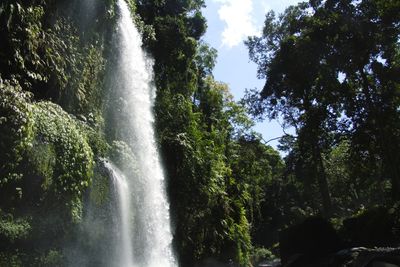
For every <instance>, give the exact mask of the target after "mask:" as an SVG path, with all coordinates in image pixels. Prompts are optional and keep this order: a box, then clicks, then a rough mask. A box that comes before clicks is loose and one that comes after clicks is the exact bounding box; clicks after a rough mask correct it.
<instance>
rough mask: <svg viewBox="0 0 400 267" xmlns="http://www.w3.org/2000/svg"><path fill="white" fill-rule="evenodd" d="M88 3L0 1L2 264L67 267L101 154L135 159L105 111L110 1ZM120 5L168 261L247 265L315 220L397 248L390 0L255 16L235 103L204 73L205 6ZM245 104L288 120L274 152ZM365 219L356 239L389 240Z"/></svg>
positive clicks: (322, 4) (395, 44) (397, 58)
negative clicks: (170, 245) (146, 67)
mask: <svg viewBox="0 0 400 267" xmlns="http://www.w3.org/2000/svg"><path fill="white" fill-rule="evenodd" d="M85 2H86V1H78V0H76V1H54V0H25V1H15V0H5V1H2V2H1V3H0V40H2V41H1V42H0V151H2V155H1V157H0V265H1V266H3V265H4V266H63V265H68V257H67V255H66V254H65V249H66V244H68V245H71V244H73V242H74V236H75V235H77V234H78V235H79V234H81V233H80V232H79V231H80V229H82V228H83V226H82V217H83V216H84V213H85V200H87V199H88V198H91V199H92V201H93V202H94V204H95V205H104V202H105V201H107V186H108V184H107V183H108V181H107V178H106V177H104V175H103V174H102V173H101V170H99V168H98V165H99V164H98V162H99V159H100V158H102V157H107V158H110V159H112V160H113V161H114V162H115V163H116V164H117V165H118V162H119V161H128V162H132V161H133V160H132V151H131V150H130V148H129V147H127V145H126V144H125V143H123V142H121V141H119V140H117V139H116V138H115V137H114V136H113V134H112V133H109V132H107V126H108V125H109V124H110V123H111V122H110V121H109V118H107V117H106V115H105V111H106V110H107V108H109V107H107V105H108V103H106V101H105V100H106V96H107V95H108V92H107V86H106V84H107V81H106V80H107V79H106V76H107V71H108V69H107V67H109V65H108V64H107V63H108V61H110V60H111V59H112V52H113V51H112V48H111V45H110V43H109V42H110V40H111V39H112V38H111V35H112V33H113V30H114V26H115V21H116V18H117V16H118V11H117V10H116V7H115V1H113V0H104V1H95V4H93V3H92V4H93V5H92V6H90V5H88V4H87V3H85ZM91 2H93V1H91ZM129 3H130V6H131V9H132V11H134V13H135V15H134V18H133V19H134V20H135V22H136V24H137V26H138V27H139V29H140V30H141V32H142V34H143V39H144V47H145V48H146V49H147V50H148V51H149V52H150V54H151V55H152V56H153V57H154V60H155V64H154V71H155V84H156V87H157V98H156V103H155V113H156V131H157V137H158V142H159V147H160V151H161V153H162V158H163V161H164V166H165V169H166V174H167V181H168V194H169V199H170V202H171V216H172V219H173V222H172V223H173V226H174V247H175V249H176V251H177V255H178V260H179V263H180V266H194V265H195V264H196V263H199V262H202V261H204V260H205V259H207V258H214V259H217V260H218V261H221V262H225V263H227V262H229V261H231V260H232V261H234V262H237V263H238V264H240V266H250V264H251V261H252V259H253V260H255V259H256V258H260V257H261V258H262V257H265V256H270V255H271V253H270V252H269V251H268V250H266V249H265V248H270V249H272V250H274V252H277V251H276V250H275V248H276V243H277V242H278V232H279V230H281V229H284V228H286V227H287V226H289V225H292V224H295V223H298V222H300V221H301V220H302V219H304V218H305V217H307V216H312V215H323V216H325V217H326V218H327V219H330V220H331V221H332V222H334V223H335V226H337V227H338V228H341V232H343V235H344V236H345V238H347V239H348V240H349V241H354V240H357V241H359V242H358V243H355V244H357V245H365V246H367V245H368V246H374V245H393V244H395V243H396V242H398V238H397V241H396V237H399V232H398V231H397V232H396V229H398V227H399V225H400V223H399V218H400V216H398V214H399V210H400V207H399V204H398V202H397V201H398V200H399V196H400V192H399V191H400V177H399V175H400V172H399V166H400V159H399V157H400V151H399V144H400V125H399V124H400V116H399V104H400V98H399V92H400V80H399V79H400V76H399V75H398V73H399V71H400V49H399V34H400V33H399V31H400V25H399V21H400V18H399V16H400V4H399V1H396V0H390V1H388V0H382V1H381V0H375V1H372V0H363V1H344V0H343V1H318V0H317V1H310V2H309V3H303V4H299V5H298V6H296V7H291V8H289V9H287V10H286V12H285V13H284V14H283V15H282V16H280V17H279V18H278V19H277V18H275V16H274V14H273V13H268V14H267V16H266V22H265V27H264V32H263V36H262V37H251V38H249V40H248V42H247V45H248V47H249V51H250V58H251V59H252V60H254V61H255V62H256V63H257V64H258V65H259V72H258V75H259V76H260V77H262V78H267V79H266V81H267V82H266V85H265V87H264V89H263V90H262V91H261V94H259V92H249V94H248V97H247V98H246V99H245V100H244V101H243V103H241V104H239V103H236V102H234V101H233V98H232V96H231V95H230V93H229V89H228V87H227V86H226V85H225V84H223V83H221V82H218V81H215V80H214V78H213V76H212V69H213V67H214V65H215V61H216V56H217V55H216V50H215V49H213V48H211V47H209V46H208V45H207V44H206V43H204V42H203V41H201V37H202V35H203V34H204V33H205V31H206V28H207V26H206V20H205V18H204V17H203V16H202V14H201V8H202V7H203V6H204V1H202V0H186V1H151V0H147V1H142V0H138V1H136V2H134V1H129ZM166 51H168V52H167V53H166ZM246 107H247V108H246ZM247 110H249V111H250V113H251V114H252V115H254V116H255V117H258V118H260V117H268V118H276V117H277V116H280V117H281V118H283V120H284V122H285V125H286V126H291V127H294V128H295V132H296V135H295V136H290V135H286V136H284V137H282V139H281V146H282V149H283V150H286V151H287V153H288V154H287V156H286V157H285V159H284V160H283V159H282V158H281V157H280V155H279V153H278V152H277V151H275V150H274V149H272V148H271V147H270V146H268V145H266V144H264V143H263V142H262V140H261V139H260V138H259V137H258V135H257V134H255V133H253V132H252V131H251V126H252V125H253V121H252V120H251V119H250V118H249V117H248V116H247V113H246V112H247ZM132 168H134V167H132ZM376 205H380V206H382V207H376ZM352 216H353V217H352ZM347 217H352V218H351V219H350V221H347V223H342V221H343V220H344V219H345V218H347ZM378 218H386V219H385V220H381V221H380V220H379V219H378ZM363 220H364V222H365V220H367V221H368V222H369V223H370V224H369V225H367V227H366V228H365V232H368V231H369V230H370V229H373V228H376V226H377V225H378V227H379V229H381V230H382V233H383V234H382V235H384V234H386V235H387V236H390V235H391V236H394V237H395V238H394V239H395V240H394V241H393V240H387V241H388V242H389V241H390V244H389V243H388V242H386V243H385V242H383V243H382V242H381V241H382V237H381V238H379V237H376V238H375V239H374V240H371V239H368V240H365V239H363V238H364V236H363V230H362V229H357V225H359V224H360V222H358V221H361V223H362V222H363ZM385 223H386V224H385ZM342 224H343V225H345V226H342ZM355 229H357V231H356V230H355ZM365 232H364V233H365ZM103 234H104V236H105V235H107V233H103ZM98 240H99V242H100V240H101V237H99V239H98ZM384 241H385V240H384ZM89 245H90V244H83V246H87V247H89ZM397 245H398V244H397ZM92 253H94V254H95V253H96V252H92Z"/></svg>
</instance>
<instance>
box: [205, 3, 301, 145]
mask: <svg viewBox="0 0 400 267" xmlns="http://www.w3.org/2000/svg"><path fill="white" fill-rule="evenodd" d="M298 2H301V1H299V0H206V8H204V9H203V15H204V16H205V17H206V19H207V25H208V28H207V32H206V34H205V36H204V38H203V39H204V41H205V42H207V43H208V44H210V45H211V46H212V47H214V48H215V49H217V50H218V58H217V64H216V66H215V68H214V71H213V74H214V78H215V79H216V80H217V81H221V82H224V83H227V84H228V85H229V88H230V90H231V93H232V94H233V95H234V97H235V99H236V100H239V99H240V98H241V97H243V95H244V91H245V89H246V88H247V89H252V88H257V89H259V90H260V89H261V88H262V87H263V86H264V83H265V81H264V80H259V79H257V77H256V76H257V66H256V64H255V63H253V62H250V60H249V56H248V50H247V48H246V46H245V45H244V43H243V42H244V40H246V39H247V36H254V35H260V33H261V31H262V27H263V25H264V18H265V14H266V13H267V12H268V11H270V10H273V11H275V13H277V14H278V13H282V12H283V11H284V10H285V8H287V7H288V6H290V5H295V4H297V3H298ZM255 130H256V131H257V132H259V133H261V134H262V136H263V139H264V140H266V141H267V140H270V139H272V138H275V137H279V136H282V135H283V131H282V128H281V126H280V124H279V122H277V121H271V122H269V121H264V122H262V123H258V124H257V125H256V126H255ZM288 132H291V130H290V129H289V130H288ZM268 144H269V145H271V146H273V147H274V148H276V147H277V145H278V141H272V142H270V143H268Z"/></svg>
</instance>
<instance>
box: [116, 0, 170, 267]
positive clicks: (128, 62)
mask: <svg viewBox="0 0 400 267" xmlns="http://www.w3.org/2000/svg"><path fill="white" fill-rule="evenodd" d="M118 7H119V10H120V17H119V21H118V31H117V35H116V36H115V37H116V38H115V40H114V41H115V46H116V49H115V50H116V51H118V53H119V54H118V58H117V62H118V63H117V67H116V68H115V69H114V70H112V72H111V75H113V79H112V80H113V90H112V94H114V98H117V99H119V102H120V103H121V105H120V106H119V107H114V108H117V109H118V112H117V114H120V117H119V118H118V117H115V116H114V117H115V118H114V119H115V120H116V121H115V122H114V123H115V125H116V126H117V127H118V130H117V132H118V135H119V136H118V138H120V139H121V140H122V141H124V142H125V143H127V144H128V145H129V146H130V147H131V149H132V151H133V153H134V154H135V156H136V158H137V168H138V170H137V172H136V173H125V176H126V178H127V183H126V188H127V190H129V192H130V194H131V196H132V199H129V198H128V197H127V196H129V193H128V194H127V196H122V194H125V191H124V190H125V189H123V188H122V187H124V186H125V185H122V184H123V183H122V182H118V186H121V191H120V192H121V195H120V201H121V204H120V205H121V212H122V211H124V212H125V209H131V210H132V216H131V215H130V212H129V211H128V212H127V214H125V215H123V217H121V218H122V219H123V220H125V221H124V222H122V223H121V229H122V230H121V231H122V232H121V235H122V236H121V237H122V238H121V239H120V242H121V246H122V247H121V250H123V251H124V252H121V256H120V257H121V258H122V262H121V265H120V267H131V266H135V267H173V266H176V262H175V258H174V255H173V253H172V244H171V243H172V234H171V227H170V218H169V204H168V201H167V198H166V193H165V188H164V175H163V170H162V168H161V163H160V159H159V155H158V151H157V149H156V143H155V137H154V128H153V124H154V115H153V111H152V108H153V102H154V97H155V90H154V89H155V88H154V86H153V85H152V79H153V75H152V60H150V59H149V58H148V57H147V56H146V54H145V53H144V52H143V50H142V48H141V46H142V42H141V36H140V34H139V32H138V31H137V29H136V27H135V25H134V24H133V21H132V17H131V14H130V11H129V8H128V5H127V3H126V2H125V1H124V0H118ZM120 183H121V185H120ZM122 189H123V190H122ZM122 202H128V204H126V203H125V204H123V203H122ZM129 202H130V203H129ZM131 219H132V223H130V220H131ZM130 227H132V228H130ZM125 228H126V229H125ZM124 235H126V236H127V237H126V238H125V237H124ZM125 251H127V252H125ZM128 251H132V252H131V253H129V252H128Z"/></svg>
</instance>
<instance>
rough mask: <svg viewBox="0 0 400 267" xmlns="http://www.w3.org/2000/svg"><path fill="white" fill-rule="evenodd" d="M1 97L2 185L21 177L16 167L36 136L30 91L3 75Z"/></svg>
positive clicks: (0, 89) (0, 182) (0, 174)
mask: <svg viewBox="0 0 400 267" xmlns="http://www.w3.org/2000/svg"><path fill="white" fill-rule="evenodd" d="M13 83H14V84H13ZM0 96H1V103H0V148H1V151H2V156H1V157H0V167H1V168H0V177H1V179H0V185H4V184H6V183H8V182H10V181H13V180H18V179H20V178H21V173H20V172H18V171H17V170H16V167H17V165H18V163H19V162H21V160H22V156H23V153H24V150H26V149H28V148H29V146H30V142H31V140H32V138H33V126H32V124H33V120H32V118H31V117H32V109H31V106H30V104H29V101H30V98H31V94H29V93H27V92H25V91H23V90H22V89H21V87H20V86H19V85H18V83H17V82H16V81H14V82H10V81H3V80H1V78H0Z"/></svg>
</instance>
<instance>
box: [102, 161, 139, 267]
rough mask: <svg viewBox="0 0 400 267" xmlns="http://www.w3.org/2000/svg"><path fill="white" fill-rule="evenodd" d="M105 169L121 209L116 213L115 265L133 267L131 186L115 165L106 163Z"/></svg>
mask: <svg viewBox="0 0 400 267" xmlns="http://www.w3.org/2000/svg"><path fill="white" fill-rule="evenodd" d="M104 167H105V168H106V169H107V170H108V172H109V176H110V178H111V179H112V183H113V187H114V190H115V193H114V195H116V196H117V197H118V200H117V201H116V202H117V203H116V204H117V206H118V207H119V209H118V211H117V212H115V214H114V216H116V217H118V218H114V219H115V220H114V221H115V223H116V224H118V225H117V226H118V229H117V231H118V232H117V233H118V235H119V236H118V237H117V238H116V239H117V240H118V241H117V242H116V243H115V252H114V253H115V258H116V259H115V263H117V264H118V265H119V266H133V256H132V241H131V238H130V237H131V236H132V234H131V228H130V217H131V199H130V192H129V185H128V182H127V179H126V177H125V176H124V175H123V174H122V173H121V171H119V170H118V169H117V168H116V167H115V166H114V165H113V164H111V163H110V162H108V161H104Z"/></svg>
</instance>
